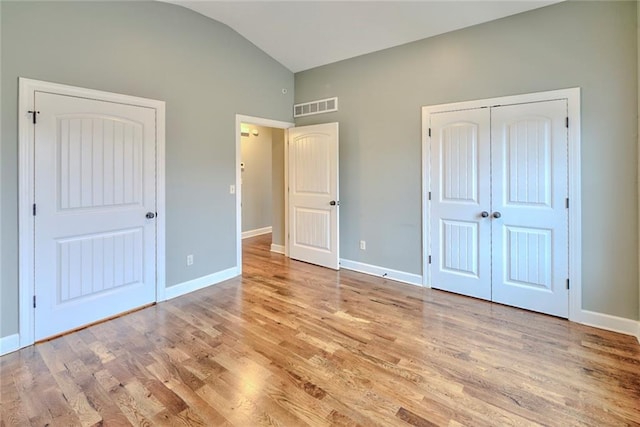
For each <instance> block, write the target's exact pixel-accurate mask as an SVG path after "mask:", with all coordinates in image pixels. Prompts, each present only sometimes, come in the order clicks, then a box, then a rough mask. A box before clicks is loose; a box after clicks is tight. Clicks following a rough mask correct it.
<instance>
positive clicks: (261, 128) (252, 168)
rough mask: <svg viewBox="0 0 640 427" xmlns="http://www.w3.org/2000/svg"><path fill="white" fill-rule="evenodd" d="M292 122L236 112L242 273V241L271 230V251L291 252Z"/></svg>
mask: <svg viewBox="0 0 640 427" xmlns="http://www.w3.org/2000/svg"><path fill="white" fill-rule="evenodd" d="M293 126H294V124H293V123H289V122H280V121H276V120H270V119H265V118H260V117H252V116H243V115H239V114H238V115H236V241H237V243H236V248H237V255H236V256H237V265H238V269H239V271H240V273H242V240H243V239H244V238H250V237H254V236H260V235H266V234H269V233H271V236H272V238H271V244H270V250H271V251H272V252H276V253H281V254H283V255H288V247H287V241H286V240H287V239H286V236H287V234H288V223H287V219H288V215H287V202H288V201H287V191H286V188H287V178H288V168H287V150H286V138H287V131H286V130H287V129H289V128H291V127H293Z"/></svg>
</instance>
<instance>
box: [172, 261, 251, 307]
mask: <svg viewBox="0 0 640 427" xmlns="http://www.w3.org/2000/svg"><path fill="white" fill-rule="evenodd" d="M239 275H240V272H239V271H238V268H237V267H231V268H227V269H226V270H222V271H218V272H217V273H213V274H208V275H206V276H202V277H198V278H197V279H193V280H189V281H187V282H183V283H179V284H177V285H174V286H170V287H168V288H167V290H166V292H165V296H166V299H167V300H170V299H172V298H176V297H179V296H181V295H185V294H188V293H191V292H195V291H198V290H200V289H204V288H207V287H209V286H213V285H217V284H218V283H220V282H224V281H225V280H229V279H233V278H234V277H237V276H239Z"/></svg>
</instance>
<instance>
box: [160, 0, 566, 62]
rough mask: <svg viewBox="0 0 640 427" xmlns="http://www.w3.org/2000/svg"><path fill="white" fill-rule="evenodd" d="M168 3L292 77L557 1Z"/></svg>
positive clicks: (176, 0)
mask: <svg viewBox="0 0 640 427" xmlns="http://www.w3.org/2000/svg"><path fill="white" fill-rule="evenodd" d="M164 1H167V2H170V3H174V4H178V5H181V6H184V7H186V8H189V9H192V10H194V11H196V12H198V13H201V14H202V15H205V16H207V17H210V18H212V19H215V20H216V21H219V22H222V23H224V24H226V25H228V26H229V27H231V28H233V29H234V30H236V31H237V32H238V33H240V34H241V35H242V36H244V37H245V38H247V39H248V40H249V41H251V42H252V43H253V44H255V45H256V46H258V47H259V48H260V49H262V50H263V51H265V52H266V53H267V54H269V55H270V56H271V57H273V58H274V59H276V60H277V61H278V62H280V63H281V64H282V65H284V66H285V67H287V68H288V69H289V70H291V71H293V72H298V71H303V70H307V69H310V68H314V67H318V66H321V65H325V64H330V63H332V62H336V61H340V60H343V59H348V58H353V57H355V56H359V55H363V54H366V53H370V52H375V51H378V50H382V49H386V48H390V47H394V46H398V45H401V44H405V43H409V42H412V41H415V40H420V39H424V38H427V37H432V36H435V35H438V34H443V33H446V32H449V31H453V30H457V29H460V28H464V27H468V26H471V25H476V24H480V23H483V22H487V21H492V20H495V19H499V18H503V17H505V16H509V15H514V14H517V13H521V12H525V11H528V10H532V9H536V8H539V7H543V6H547V5H549V4H552V3H558V2H559V0H522V1H513V0H498V1H495V0H494V1H484V0H473V1H463V0H441V1H424V0H423V1H402V0H396V1H362V0H360V1H330V0H329V1H312V0H309V1H306V0H298V1H269V0H262V1H206V0H205V1H202V0H198V1H193V0H164Z"/></svg>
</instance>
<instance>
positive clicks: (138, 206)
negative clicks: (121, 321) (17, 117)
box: [34, 92, 156, 340]
mask: <svg viewBox="0 0 640 427" xmlns="http://www.w3.org/2000/svg"><path fill="white" fill-rule="evenodd" d="M35 103H36V106H37V109H38V110H39V111H40V115H39V116H38V122H37V124H35V125H34V126H36V128H35V135H36V136H35V177H34V179H35V205H34V214H35V215H36V216H35V254H34V255H35V276H34V278H35V296H36V298H37V305H36V308H35V339H36V340H40V339H43V338H47V337H50V336H52V335H56V334H59V333H61V332H65V331H68V330H71V329H74V328H77V327H80V326H83V325H86V324H89V323H92V322H95V321H98V320H101V319H104V318H107V317H110V316H113V315H116V314H119V313H121V312H124V311H127V310H131V309H133V308H136V307H140V306H143V305H145V304H148V303H151V302H154V301H155V299H156V224H155V215H156V168H155V164H156V133H155V120H156V111H155V109H152V108H147V107H139V106H133V105H125V104H120V103H115V102H106V101H100V100H95V99H86V98H79V97H74V96H66V95H57V94H52V93H44V92H36V95H35Z"/></svg>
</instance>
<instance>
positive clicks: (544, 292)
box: [491, 100, 569, 317]
mask: <svg viewBox="0 0 640 427" xmlns="http://www.w3.org/2000/svg"><path fill="white" fill-rule="evenodd" d="M566 117H567V103H566V101H565V100H557V101H548V102H537V103H529V104H520V105H509V106H502V107H495V108H492V109H491V123H492V127H491V141H492V142H491V144H492V146H491V150H492V189H493V190H492V192H493V194H492V206H493V211H492V225H493V231H492V244H493V246H492V253H493V262H492V265H493V293H492V298H493V300H494V301H496V302H500V303H504V304H508V305H513V306H516V307H522V308H526V309H529V310H534V311H538V312H542V313H547V314H552V315H555V316H561V317H568V313H569V291H568V290H567V286H566V281H567V278H568V277H569V271H568V210H567V206H566V197H567V194H568V175H567V148H568V147H567V127H566V125H565V120H566ZM497 216H499V218H496V217H497Z"/></svg>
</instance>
